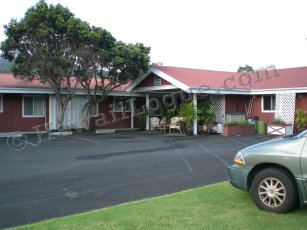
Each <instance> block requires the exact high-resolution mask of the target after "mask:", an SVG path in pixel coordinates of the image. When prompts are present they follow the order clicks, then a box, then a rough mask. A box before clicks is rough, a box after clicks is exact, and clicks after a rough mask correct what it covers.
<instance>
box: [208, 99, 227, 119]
mask: <svg viewBox="0 0 307 230" xmlns="http://www.w3.org/2000/svg"><path fill="white" fill-rule="evenodd" d="M210 100H211V101H212V110H213V111H214V112H215V115H216V121H217V122H220V123H225V95H210Z"/></svg>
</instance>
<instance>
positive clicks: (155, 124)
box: [150, 117, 160, 131]
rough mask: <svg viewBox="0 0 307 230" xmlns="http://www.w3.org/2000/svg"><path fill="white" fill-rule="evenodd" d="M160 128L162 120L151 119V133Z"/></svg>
mask: <svg viewBox="0 0 307 230" xmlns="http://www.w3.org/2000/svg"><path fill="white" fill-rule="evenodd" d="M159 126H160V119H159V118H158V117H151V118H150V131H155V130H156V129H157V128H158V127H159Z"/></svg>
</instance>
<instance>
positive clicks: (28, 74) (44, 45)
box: [1, 1, 91, 129]
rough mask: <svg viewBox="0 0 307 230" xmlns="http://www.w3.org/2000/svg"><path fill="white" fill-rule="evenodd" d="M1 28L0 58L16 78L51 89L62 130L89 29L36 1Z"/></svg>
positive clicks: (65, 11) (58, 8)
mask: <svg viewBox="0 0 307 230" xmlns="http://www.w3.org/2000/svg"><path fill="white" fill-rule="evenodd" d="M4 28H5V34H6V36H7V38H6V40H5V41H4V42H2V43H1V50H2V52H3V53H2V54H1V56H2V57H3V58H4V59H6V60H9V61H10V62H12V61H14V64H13V67H12V72H13V74H14V76H15V77H16V78H19V79H25V80H29V81H31V80H33V79H38V80H40V81H41V82H42V83H44V84H48V85H49V86H50V87H51V88H52V89H53V91H54V93H55V96H56V100H57V105H58V113H57V114H58V117H57V122H58V128H59V129H62V127H63V120H64V114H65V110H66V106H67V104H68V102H69V100H71V98H72V97H73V96H74V93H75V90H76V87H77V85H78V82H79V80H78V78H75V77H74V70H75V69H76V67H77V66H78V61H79V59H78V57H79V56H80V55H82V53H83V52H84V44H86V42H87V41H88V40H89V39H90V35H91V27H90V26H89V25H88V24H87V23H85V22H83V21H81V20H80V19H78V18H75V17H74V15H73V14H72V13H71V12H70V11H69V10H68V9H67V8H64V7H63V6H61V5H60V4H58V5H56V6H54V5H48V4H46V3H45V2H44V1H40V2H38V3H37V5H35V6H34V7H32V8H30V9H28V11H27V12H26V13H25V17H24V18H23V19H21V20H20V21H19V22H18V21H17V20H16V19H12V20H11V21H10V22H9V24H8V25H5V26H4Z"/></svg>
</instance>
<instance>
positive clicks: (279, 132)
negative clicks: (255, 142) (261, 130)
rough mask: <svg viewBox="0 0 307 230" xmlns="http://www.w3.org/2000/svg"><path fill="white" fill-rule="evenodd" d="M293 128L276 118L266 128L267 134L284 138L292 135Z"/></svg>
mask: <svg viewBox="0 0 307 230" xmlns="http://www.w3.org/2000/svg"><path fill="white" fill-rule="evenodd" d="M292 131H293V127H292V125H291V124H287V123H286V122H285V121H284V120H282V119H280V118H276V119H274V120H273V121H272V123H269V124H268V126H267V134H270V135H276V136H284V135H290V134H292Z"/></svg>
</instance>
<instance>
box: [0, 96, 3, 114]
mask: <svg viewBox="0 0 307 230" xmlns="http://www.w3.org/2000/svg"><path fill="white" fill-rule="evenodd" d="M0 113H3V94H0Z"/></svg>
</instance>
